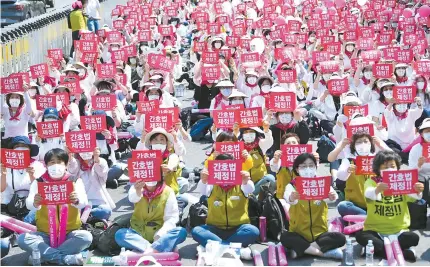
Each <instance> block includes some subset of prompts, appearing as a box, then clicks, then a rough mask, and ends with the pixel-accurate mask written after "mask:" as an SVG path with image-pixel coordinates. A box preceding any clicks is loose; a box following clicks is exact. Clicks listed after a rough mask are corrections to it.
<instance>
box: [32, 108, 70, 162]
mask: <svg viewBox="0 0 430 267" xmlns="http://www.w3.org/2000/svg"><path fill="white" fill-rule="evenodd" d="M57 120H60V118H59V114H58V111H57V109H56V108H47V109H45V111H44V112H43V116H42V122H49V121H57ZM63 131H64V128H63ZM64 132H66V131H64ZM36 144H37V145H38V146H39V156H38V160H39V161H43V159H44V158H45V154H46V153H47V152H48V151H49V150H51V149H54V148H61V149H64V146H65V144H66V141H65V138H64V135H63V136H59V137H53V138H41V137H39V136H36Z"/></svg>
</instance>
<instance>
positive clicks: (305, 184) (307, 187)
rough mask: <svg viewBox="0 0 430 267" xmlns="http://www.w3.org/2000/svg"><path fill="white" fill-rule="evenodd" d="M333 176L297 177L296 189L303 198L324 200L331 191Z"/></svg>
mask: <svg viewBox="0 0 430 267" xmlns="http://www.w3.org/2000/svg"><path fill="white" fill-rule="evenodd" d="M330 183H331V177H330V176H324V177H314V178H303V177H297V178H296V190H297V192H298V193H299V195H300V199H301V200H323V199H326V198H327V197H328V193H329V192H330Z"/></svg>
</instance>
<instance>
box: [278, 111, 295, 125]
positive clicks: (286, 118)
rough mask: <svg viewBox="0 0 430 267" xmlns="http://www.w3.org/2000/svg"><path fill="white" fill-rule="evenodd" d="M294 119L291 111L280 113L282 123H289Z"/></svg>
mask: <svg viewBox="0 0 430 267" xmlns="http://www.w3.org/2000/svg"><path fill="white" fill-rule="evenodd" d="M292 120H293V116H292V115H291V114H290V113H284V114H281V115H279V122H281V123H282V124H288V123H290V122H291V121H292Z"/></svg>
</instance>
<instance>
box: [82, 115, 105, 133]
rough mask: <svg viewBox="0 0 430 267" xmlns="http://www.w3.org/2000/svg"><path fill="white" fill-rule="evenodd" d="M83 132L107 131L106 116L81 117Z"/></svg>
mask: <svg viewBox="0 0 430 267" xmlns="http://www.w3.org/2000/svg"><path fill="white" fill-rule="evenodd" d="M81 127H82V130H89V131H96V132H97V133H100V132H102V131H103V130H106V129H107V127H106V115H92V116H81Z"/></svg>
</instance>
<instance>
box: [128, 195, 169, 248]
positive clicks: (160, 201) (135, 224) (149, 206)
mask: <svg viewBox="0 0 430 267" xmlns="http://www.w3.org/2000/svg"><path fill="white" fill-rule="evenodd" d="M172 190H173V189H172V188H170V187H168V186H165V187H164V190H163V192H162V193H161V194H160V195H159V196H157V197H156V198H154V199H153V200H152V201H151V202H149V201H148V199H146V198H145V197H142V198H141V199H140V201H139V202H137V203H136V204H134V211H133V215H132V216H131V220H130V225H131V228H133V230H135V231H136V232H138V233H139V234H140V235H141V236H142V237H143V238H145V239H146V240H148V241H149V242H151V243H152V242H153V241H154V235H155V232H157V231H158V230H160V228H161V227H162V226H163V224H164V219H163V218H164V210H165V208H166V203H167V199H168V198H169V195H170V194H171V192H172Z"/></svg>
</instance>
